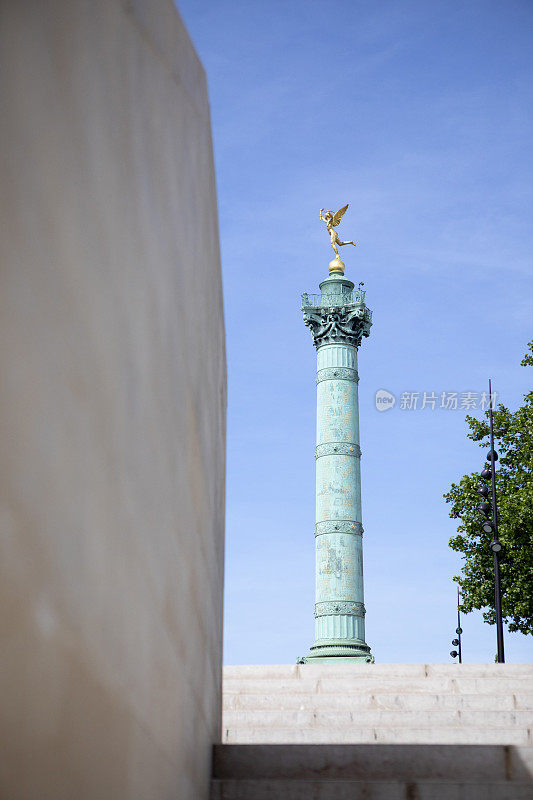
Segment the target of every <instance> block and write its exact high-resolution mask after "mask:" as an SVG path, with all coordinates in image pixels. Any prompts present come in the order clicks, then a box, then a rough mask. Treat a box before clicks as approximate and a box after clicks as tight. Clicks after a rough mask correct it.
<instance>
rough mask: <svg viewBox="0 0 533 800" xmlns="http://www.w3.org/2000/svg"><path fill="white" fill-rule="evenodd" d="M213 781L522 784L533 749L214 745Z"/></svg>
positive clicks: (530, 770) (532, 764)
mask: <svg viewBox="0 0 533 800" xmlns="http://www.w3.org/2000/svg"><path fill="white" fill-rule="evenodd" d="M213 777H214V778H233V779H243V778H247V779H252V778H253V779H259V778H261V779H267V778H268V779H273V778H276V779H279V778H283V779H291V780H296V779H298V780H303V779H306V780H311V779H317V778H320V779H322V780H326V779H327V780H341V779H343V780H401V781H406V780H433V781H437V780H440V781H447V780H453V781H457V782H461V781H522V782H523V781H531V780H533V747H506V746H503V745H496V746H491V745H488V746H487V745H482V746H478V745H366V744H363V745H268V744H265V745H215V747H214V750H213Z"/></svg>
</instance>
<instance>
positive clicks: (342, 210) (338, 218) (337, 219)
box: [331, 203, 348, 228]
mask: <svg viewBox="0 0 533 800" xmlns="http://www.w3.org/2000/svg"><path fill="white" fill-rule="evenodd" d="M347 208H348V203H347V204H346V205H345V206H343V208H339V210H338V211H337V213H336V214H334V215H333V219H332V221H331V224H332V225H333V227H334V228H336V227H337V225H338V224H339V222H340V221H341V219H342V216H343V214H344V213H345V211H346V209H347Z"/></svg>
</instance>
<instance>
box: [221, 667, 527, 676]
mask: <svg viewBox="0 0 533 800" xmlns="http://www.w3.org/2000/svg"><path fill="white" fill-rule="evenodd" d="M317 670H320V675H321V676H323V677H329V678H344V677H348V678H350V679H352V678H353V677H357V678H358V679H361V680H364V679H365V678H372V679H373V678H375V677H376V676H380V677H386V676H393V677H417V678H424V677H447V678H449V677H457V676H464V677H469V676H470V677H472V676H474V677H489V676H491V677H499V676H501V677H526V678H529V679H532V678H533V664H529V663H528V664H274V665H273V664H239V665H229V666H225V667H224V679H225V680H228V679H232V678H237V679H238V680H244V679H246V678H248V677H249V678H253V679H255V678H262V679H267V680H268V679H275V680H278V679H280V678H283V679H291V678H294V679H299V678H310V679H311V680H312V679H313V677H314V673H315V672H316V671H317Z"/></svg>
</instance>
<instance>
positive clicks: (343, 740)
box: [222, 664, 533, 745]
mask: <svg viewBox="0 0 533 800" xmlns="http://www.w3.org/2000/svg"><path fill="white" fill-rule="evenodd" d="M222 742H223V743H226V744H289V743H290V744H326V743H327V744H375V743H380V744H514V745H533V664H462V665H459V664H354V665H351V664H339V665H337V664H332V665H330V664H303V665H301V666H279V667H277V666H246V667H225V669H224V685H223V717H222Z"/></svg>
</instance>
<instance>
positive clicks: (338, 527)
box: [315, 519, 364, 536]
mask: <svg viewBox="0 0 533 800" xmlns="http://www.w3.org/2000/svg"><path fill="white" fill-rule="evenodd" d="M363 530H364V528H363V525H362V523H361V522H355V521H354V520H351V519H325V520H323V521H322V522H317V523H316V525H315V536H321V535H322V534H323V533H351V534H352V535H353V536H362V535H363Z"/></svg>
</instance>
